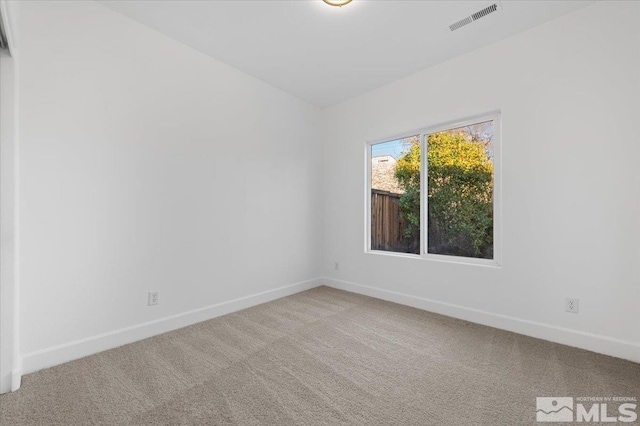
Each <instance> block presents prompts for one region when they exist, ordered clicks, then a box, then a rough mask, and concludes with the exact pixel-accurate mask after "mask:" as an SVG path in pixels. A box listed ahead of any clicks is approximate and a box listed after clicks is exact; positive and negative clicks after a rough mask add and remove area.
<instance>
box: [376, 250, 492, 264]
mask: <svg viewBox="0 0 640 426" xmlns="http://www.w3.org/2000/svg"><path fill="white" fill-rule="evenodd" d="M365 254H373V255H378V256H389V257H400V258H405V259H420V260H430V261H435V262H444V263H454V264H458V265H471V266H481V267H485V268H495V269H500V268H502V265H501V264H500V263H499V262H498V261H497V260H496V259H475V258H469V257H459V256H447V255H443V254H422V255H419V254H412V253H398V252H392V251H383V250H365Z"/></svg>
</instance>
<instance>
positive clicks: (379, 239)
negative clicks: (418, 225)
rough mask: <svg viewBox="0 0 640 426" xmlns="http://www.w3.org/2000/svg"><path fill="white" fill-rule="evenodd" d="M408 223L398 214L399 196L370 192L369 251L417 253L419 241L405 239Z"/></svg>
mask: <svg viewBox="0 0 640 426" xmlns="http://www.w3.org/2000/svg"><path fill="white" fill-rule="evenodd" d="M408 225H409V223H408V222H407V221H406V220H405V218H404V217H402V215H401V214H400V195H399V194H394V193H391V192H387V191H380V190H378V189H372V190H371V249H372V250H384V251H395V252H404V253H419V247H420V241H419V240H416V239H414V238H407V237H405V234H404V231H405V229H406V228H407V227H408Z"/></svg>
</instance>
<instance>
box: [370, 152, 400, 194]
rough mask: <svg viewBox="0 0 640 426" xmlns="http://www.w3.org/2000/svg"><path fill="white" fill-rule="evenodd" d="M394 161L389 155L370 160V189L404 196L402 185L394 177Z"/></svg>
mask: <svg viewBox="0 0 640 426" xmlns="http://www.w3.org/2000/svg"><path fill="white" fill-rule="evenodd" d="M395 170H396V159H395V158H393V157H392V156H391V155H380V156H378V157H373V158H372V159H371V189H377V190H380V191H388V192H391V193H394V194H404V189H403V188H402V185H400V183H399V182H398V179H396V176H395Z"/></svg>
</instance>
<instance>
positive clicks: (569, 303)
mask: <svg viewBox="0 0 640 426" xmlns="http://www.w3.org/2000/svg"><path fill="white" fill-rule="evenodd" d="M579 307H580V305H579V300H578V299H571V298H569V297H567V298H566V299H564V310H565V311H567V312H571V313H572V314H577V313H578V311H579Z"/></svg>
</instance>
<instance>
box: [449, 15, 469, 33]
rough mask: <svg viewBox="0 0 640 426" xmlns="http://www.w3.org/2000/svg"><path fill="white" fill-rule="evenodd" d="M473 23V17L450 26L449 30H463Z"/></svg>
mask: <svg viewBox="0 0 640 426" xmlns="http://www.w3.org/2000/svg"><path fill="white" fill-rule="evenodd" d="M472 22H473V19H471V17H469V16H467V17H466V18H464V19H461V20H459V21H458V22H456V23H455V24H451V25H449V28H451V31H455V30H457V29H458V28H462V27H464V26H465V25H467V24H470V23H472Z"/></svg>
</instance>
